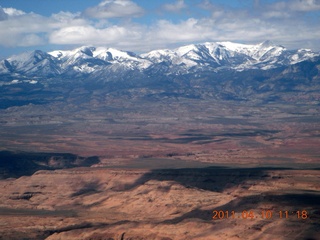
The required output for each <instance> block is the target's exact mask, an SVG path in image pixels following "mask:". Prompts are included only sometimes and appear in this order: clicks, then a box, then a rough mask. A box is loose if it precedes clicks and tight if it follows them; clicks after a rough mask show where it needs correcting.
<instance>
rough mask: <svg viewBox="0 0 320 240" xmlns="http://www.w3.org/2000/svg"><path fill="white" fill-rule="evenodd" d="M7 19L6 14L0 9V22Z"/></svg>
mask: <svg viewBox="0 0 320 240" xmlns="http://www.w3.org/2000/svg"><path fill="white" fill-rule="evenodd" d="M6 19H8V14H7V13H6V12H5V11H4V10H3V8H2V7H0V21H3V20H6Z"/></svg>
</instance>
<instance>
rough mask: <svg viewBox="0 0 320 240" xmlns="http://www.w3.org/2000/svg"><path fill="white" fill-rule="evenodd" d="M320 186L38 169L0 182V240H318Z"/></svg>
mask: <svg viewBox="0 0 320 240" xmlns="http://www.w3.org/2000/svg"><path fill="white" fill-rule="evenodd" d="M319 180H320V171H319V170H293V169H273V168H223V167H211V168H210V167H208V168H185V169H158V170H144V169H107V168H76V169H67V170H55V171H45V170H41V171H38V172H36V173H35V174H34V175H32V176H30V177H20V178H18V179H10V178H9V179H6V180H2V181H0V188H1V193H2V194H1V196H0V203H1V204H0V210H1V211H0V235H1V237H0V239H45V238H46V239H51V240H52V239H319V238H320V231H319V230H320V185H319ZM214 210H217V211H223V212H224V216H223V217H222V215H221V213H220V215H217V216H216V219H213V217H214V215H215V214H214V213H213V211H214ZM226 211H228V218H227V216H226V214H227V213H226ZM245 211H247V212H245ZM250 211H251V213H250ZM267 211H271V212H272V216H270V215H267V214H270V212H269V213H266V212H267ZM280 211H282V218H281V216H280ZM285 211H288V212H287V213H286V212H285ZM303 211H306V212H303ZM219 216H220V219H219Z"/></svg>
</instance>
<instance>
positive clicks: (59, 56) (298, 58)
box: [0, 41, 320, 77]
mask: <svg viewBox="0 0 320 240" xmlns="http://www.w3.org/2000/svg"><path fill="white" fill-rule="evenodd" d="M316 56H320V53H319V52H312V51H311V50H308V49H300V50H287V49H286V48H285V47H283V46H277V45H274V44H272V43H271V42H269V41H266V42H263V43H260V44H256V45H246V44H239V43H232V42H206V43H202V44H191V45H186V46H182V47H179V48H176V49H172V50H170V49H162V50H154V51H151V52H149V53H145V54H140V55H137V54H135V53H133V52H126V51H121V50H117V49H114V48H104V47H97V48H96V47H91V46H84V47H80V48H76V49H74V50H70V51H61V50H56V51H52V52H43V51H40V50H36V51H33V52H27V53H22V54H20V55H15V56H11V57H9V58H7V59H4V60H2V61H0V74H6V75H7V74H10V75H12V74H13V75H14V76H26V77H54V76H64V75H66V76H82V75H84V74H85V75H88V74H93V73H94V74H95V75H96V76H103V75H108V74H110V73H115V72H118V71H132V70H133V71H139V72H145V71H152V70H155V71H159V70H161V72H162V73H163V72H166V73H167V74H183V73H190V72H197V71H214V72H218V71H221V70H226V69H227V70H229V69H230V70H235V71H243V70H246V69H261V70H267V69H272V68H277V67H281V66H289V65H292V64H295V63H298V62H302V61H305V60H308V59H311V58H314V57H316Z"/></svg>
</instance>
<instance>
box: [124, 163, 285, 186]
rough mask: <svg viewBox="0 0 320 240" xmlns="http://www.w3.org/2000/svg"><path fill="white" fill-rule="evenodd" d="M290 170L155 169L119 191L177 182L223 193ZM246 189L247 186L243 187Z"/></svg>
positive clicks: (224, 168) (217, 167) (225, 168)
mask: <svg viewBox="0 0 320 240" xmlns="http://www.w3.org/2000/svg"><path fill="white" fill-rule="evenodd" d="M286 169H289V168H267V167H266V168H263V167H261V168H227V167H219V166H215V167H206V168H181V169H154V170H151V171H150V172H148V173H146V174H144V175H143V176H142V177H140V178H139V179H138V180H137V181H135V182H134V183H133V184H128V185H126V186H123V188H122V189H119V190H121V191H122V190H130V189H133V188H135V187H138V186H140V185H143V184H144V183H146V182H148V181H150V180H157V181H175V182H177V183H179V184H181V185H183V186H185V187H186V188H198V189H202V190H206V191H214V192H223V191H224V190H225V189H226V188H230V187H233V186H238V185H240V184H241V183H244V182H246V181H247V180H257V179H258V180H263V179H268V178H269V179H270V178H271V177H270V176H269V175H268V171H269V170H286ZM243 187H245V186H243Z"/></svg>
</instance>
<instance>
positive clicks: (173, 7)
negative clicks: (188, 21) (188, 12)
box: [163, 0, 187, 12]
mask: <svg viewBox="0 0 320 240" xmlns="http://www.w3.org/2000/svg"><path fill="white" fill-rule="evenodd" d="M186 7H187V5H186V4H185V3H184V0H177V1H176V2H175V3H172V4H169V3H168V4H164V5H163V9H165V10H167V11H170V12H178V11H180V10H182V9H184V8H186Z"/></svg>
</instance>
